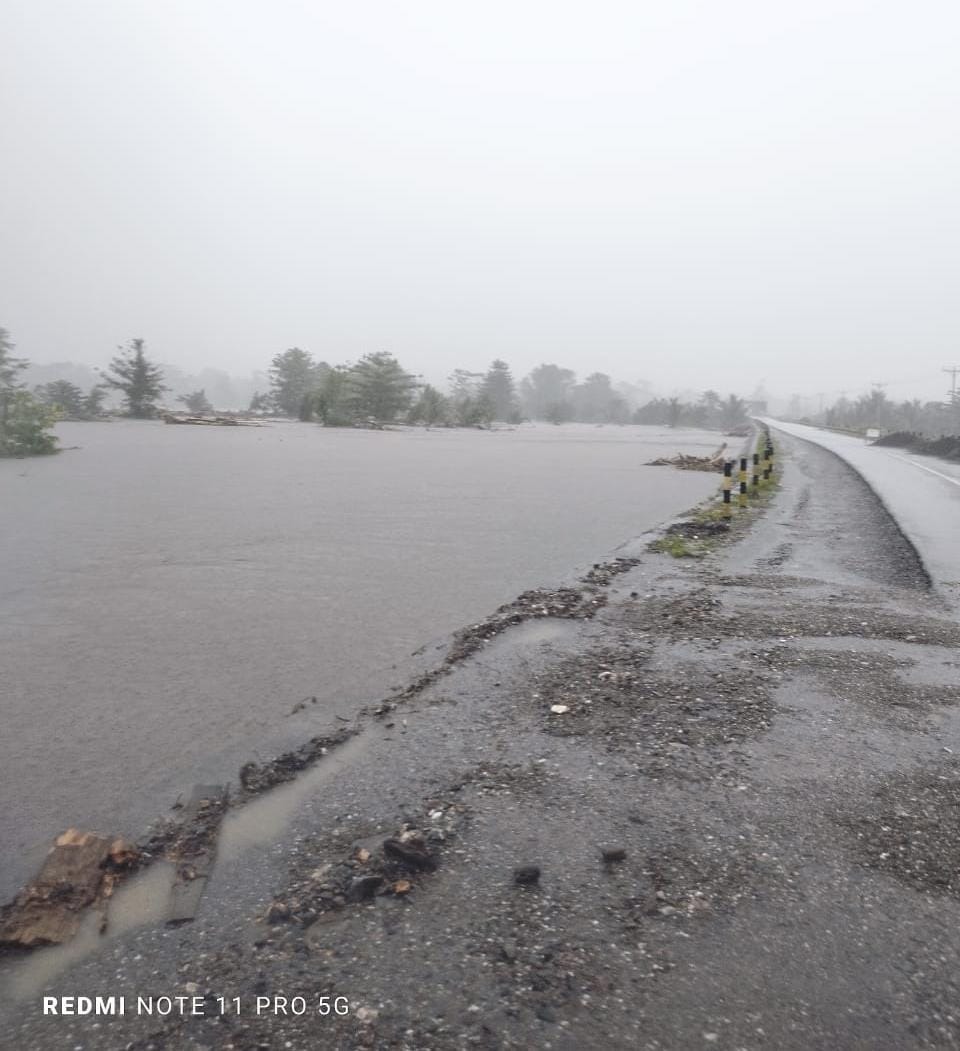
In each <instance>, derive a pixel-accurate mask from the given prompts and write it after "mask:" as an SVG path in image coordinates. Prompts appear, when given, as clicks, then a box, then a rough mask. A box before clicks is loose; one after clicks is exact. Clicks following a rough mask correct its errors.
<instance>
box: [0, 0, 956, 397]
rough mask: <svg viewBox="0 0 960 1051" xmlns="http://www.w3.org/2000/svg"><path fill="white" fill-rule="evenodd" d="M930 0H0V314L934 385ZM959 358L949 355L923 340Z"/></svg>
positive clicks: (37, 351)
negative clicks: (329, 0) (404, 0)
mask: <svg viewBox="0 0 960 1051" xmlns="http://www.w3.org/2000/svg"><path fill="white" fill-rule="evenodd" d="M958 31H960V9H958V8H957V5H956V4H955V3H950V2H942V3H939V2H933V3H924V2H922V0H920V2H915V3H912V4H905V3H902V2H898V3H892V2H889V3H867V2H845V0H805V2H804V3H802V4H800V3H790V4H788V3H783V2H778V0H755V2H754V0H700V2H693V0H670V2H669V3H664V2H662V0H658V2H656V3H653V2H644V0H637V2H632V3H622V4H621V3H598V2H592V3H589V4H588V3H586V2H581V3H577V4H569V3H562V2H557V0H550V2H546V0H542V2H524V0H516V2H500V0H485V2H484V3H482V4H479V3H475V4H466V3H457V2H452V0H445V2H440V0H429V2H423V0H410V2H409V3H405V4H400V3H396V2H391V3H387V2H363V0H358V2H352V3H347V2H341V3H337V4H334V3H325V2H322V0H314V2H308V0H303V2H295V0H270V2H267V0H259V2H253V0H149V2H146V0H61V2H51V0H0V40H2V41H3V45H2V47H3V54H2V61H0V171H2V192H0V244H2V251H0V325H4V326H6V327H7V328H9V329H10V330H11V332H12V335H13V337H14V339H15V341H16V343H17V346H18V352H19V353H21V354H22V355H24V356H27V357H30V358H33V359H35V360H36V361H39V362H50V361H64V360H74V361H79V362H86V363H92V364H103V363H105V362H106V361H107V360H108V359H109V357H110V356H111V354H112V352H113V351H114V348H115V347H116V345H117V344H118V343H121V342H124V341H126V340H127V339H129V338H130V337H132V336H142V337H144V338H145V339H146V340H147V342H148V348H149V349H150V350H151V351H152V352H153V354H154V355H155V356H156V357H157V358H158V359H159V360H163V361H169V362H175V363H176V364H178V365H179V366H181V367H182V368H184V369H188V370H193V371H198V370H200V369H202V368H203V367H205V366H212V367H216V368H223V369H227V370H229V371H231V372H233V373H237V374H247V373H249V372H251V371H252V370H254V369H261V368H264V367H265V366H266V364H267V363H268V361H269V359H270V357H271V356H272V355H273V354H274V353H276V352H277V351H279V350H284V349H285V348H287V347H290V346H294V345H297V346H301V347H304V348H306V349H308V350H310V351H311V352H313V353H314V354H315V355H316V356H317V357H319V358H324V359H326V360H329V361H346V360H351V359H356V358H357V357H359V356H360V355H361V354H364V353H366V352H369V351H374V350H389V351H391V352H393V353H394V354H396V355H397V356H398V357H399V358H400V360H401V361H402V362H403V363H404V365H406V366H407V367H408V368H410V369H412V370H413V371H415V372H421V373H423V374H424V375H425V376H427V377H428V378H431V379H442V378H443V377H444V376H445V375H446V374H447V373H448V372H449V371H450V370H451V369H452V368H454V367H456V366H463V367H468V368H476V369H480V368H484V367H485V366H486V365H487V363H489V361H490V360H491V359H492V358H494V357H503V358H505V359H506V360H507V361H508V362H510V364H511V365H512V367H513V370H514V374H515V375H516V376H518V377H519V376H520V375H523V374H524V373H526V372H527V371H529V369H531V368H532V367H534V366H535V365H537V364H539V363H540V362H543V361H556V362H558V363H560V364H564V365H568V366H570V367H572V368H575V369H577V370H578V371H580V372H581V373H582V374H585V373H587V372H591V371H594V370H602V371H606V372H609V373H611V374H612V375H614V376H615V377H616V378H618V379H625V380H630V381H637V380H647V381H650V382H652V383H653V384H655V385H656V386H657V387H658V388H659V389H661V390H666V391H669V390H670V389H672V388H676V389H691V388H692V389H703V388H706V387H713V388H716V389H718V390H721V391H727V390H734V389H735V390H742V391H749V390H752V389H753V388H754V387H755V386H756V384H757V383H758V382H761V381H762V382H763V383H764V384H765V385H766V386H767V387H768V388H769V389H771V390H775V391H778V392H782V393H789V392H790V391H794V390H796V391H800V392H804V393H816V392H820V391H825V392H828V393H831V394H836V393H837V392H839V391H840V390H841V389H846V390H848V391H849V392H850V393H851V394H853V393H858V392H860V391H863V390H864V389H867V388H869V385H870V384H871V383H873V382H885V383H888V384H889V386H888V387H887V388H886V389H887V393H888V394H889V395H890V396H891V397H894V398H897V399H900V398H905V397H913V396H918V397H924V398H927V397H929V398H934V397H942V395H943V393H944V391H945V390H946V387H947V383H948V380H947V377H946V376H944V375H943V374H942V373H941V372H940V368H941V366H943V365H948V364H953V363H954V361H956V360H957V359H958V358H960V338H958V337H960V320H958V319H960V309H958V308H960V302H958V295H957V284H958V277H960V265H958V264H960V192H958V187H960V170H958V169H960V165H958V159H960V122H958V119H957V115H958V102H960V62H958V61H957V55H958V54H960V39H958V38H960V32H958ZM958 363H960V362H958Z"/></svg>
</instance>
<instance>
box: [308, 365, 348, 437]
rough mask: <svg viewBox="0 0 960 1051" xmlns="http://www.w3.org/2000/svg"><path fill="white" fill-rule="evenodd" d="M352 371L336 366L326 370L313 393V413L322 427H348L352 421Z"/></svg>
mask: <svg viewBox="0 0 960 1051" xmlns="http://www.w3.org/2000/svg"><path fill="white" fill-rule="evenodd" d="M352 375H353V369H352V367H351V366H349V365H336V366H334V367H333V368H332V369H328V370H327V373H326V375H325V376H324V377H323V379H322V380H321V382H320V387H319V389H318V390H316V391H314V393H313V413H314V415H315V416H316V418H317V419H318V420H319V421H320V422H321V423H322V424H323V426H324V427H349V426H350V425H351V424H352V423H353V421H354V404H353V389H352V386H351V378H352Z"/></svg>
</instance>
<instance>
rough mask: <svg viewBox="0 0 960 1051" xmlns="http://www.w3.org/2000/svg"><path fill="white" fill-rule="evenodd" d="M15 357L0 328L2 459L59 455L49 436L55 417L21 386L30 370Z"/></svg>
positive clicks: (0, 439)
mask: <svg viewBox="0 0 960 1051" xmlns="http://www.w3.org/2000/svg"><path fill="white" fill-rule="evenodd" d="M27 364H28V363H27V361H26V359H24V358H15V357H14V356H13V343H12V342H11V340H10V334H9V333H8V332H7V330H6V329H5V328H0V456H39V455H43V454H45V453H52V452H56V451H57V439H56V438H55V437H54V436H53V434H51V433H50V428H51V427H52V426H53V424H54V423H55V421H56V413H55V412H54V411H53V410H52V409H51V408H49V407H48V406H46V405H43V404H42V403H41V402H39V401H38V400H37V399H36V398H35V397H34V396H33V395H32V394H31V393H30V392H29V391H28V390H26V388H25V387H24V385H23V383H22V382H21V376H22V374H23V372H24V370H25V369H26V367H27Z"/></svg>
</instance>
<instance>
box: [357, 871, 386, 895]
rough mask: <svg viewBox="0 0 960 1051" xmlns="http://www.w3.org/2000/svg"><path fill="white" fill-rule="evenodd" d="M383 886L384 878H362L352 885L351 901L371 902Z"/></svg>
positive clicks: (371, 876) (373, 876)
mask: <svg viewBox="0 0 960 1051" xmlns="http://www.w3.org/2000/svg"><path fill="white" fill-rule="evenodd" d="M382 885H383V876H377V875H376V874H371V875H369V876H360V877H358V878H357V879H355V880H354V881H353V882H352V883H351V884H350V900H351V901H369V900H370V899H371V898H372V897H373V896H374V895H375V894H376V893H377V891H378V890H379V889H380V887H381V886H382Z"/></svg>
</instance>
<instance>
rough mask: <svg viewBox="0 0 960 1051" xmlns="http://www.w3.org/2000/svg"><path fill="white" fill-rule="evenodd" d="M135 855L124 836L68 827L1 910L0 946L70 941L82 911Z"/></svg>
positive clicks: (104, 894)
mask: <svg viewBox="0 0 960 1051" xmlns="http://www.w3.org/2000/svg"><path fill="white" fill-rule="evenodd" d="M139 861H140V852H139V851H138V850H137V848H136V847H134V846H133V845H132V844H130V843H128V842H127V841H126V840H125V839H110V838H107V837H105V836H101V835H98V834H97V833H95V832H81V831H80V830H79V829H76V828H69V829H67V831H66V832H64V833H63V834H62V835H60V836H58V837H57V839H56V841H55V842H54V845H53V847H52V848H51V850H50V852H49V854H47V857H46V860H45V861H44V863H43V867H42V868H41V870H40V872H39V874H38V875H37V877H36V879H34V880H33V881H32V882H31V883H28V884H27V886H26V887H24V889H23V890H22V891H21V892H20V893H19V894H18V895H17V897H16V898H15V899H14V900H13V902H12V903H11V904H10V905H8V906H6V907H5V908H4V910H3V911H2V912H0V946H4V947H8V948H20V949H33V948H37V947H38V946H41V945H60V944H63V943H64V942H68V941H70V940H71V939H72V938H73V936H74V935H75V934H76V933H77V931H78V930H79V928H80V923H81V921H82V919H83V914H84V911H85V910H86V909H87V908H88V907H89V906H91V905H94V904H96V903H101V902H104V901H105V900H106V899H107V898H109V897H110V895H111V893H112V892H113V888H114V885H115V884H116V883H117V882H118V881H119V880H121V879H122V878H123V876H124V875H125V874H126V873H128V872H130V871H132V870H133V869H134V868H136V867H137V865H138V864H139Z"/></svg>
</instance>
